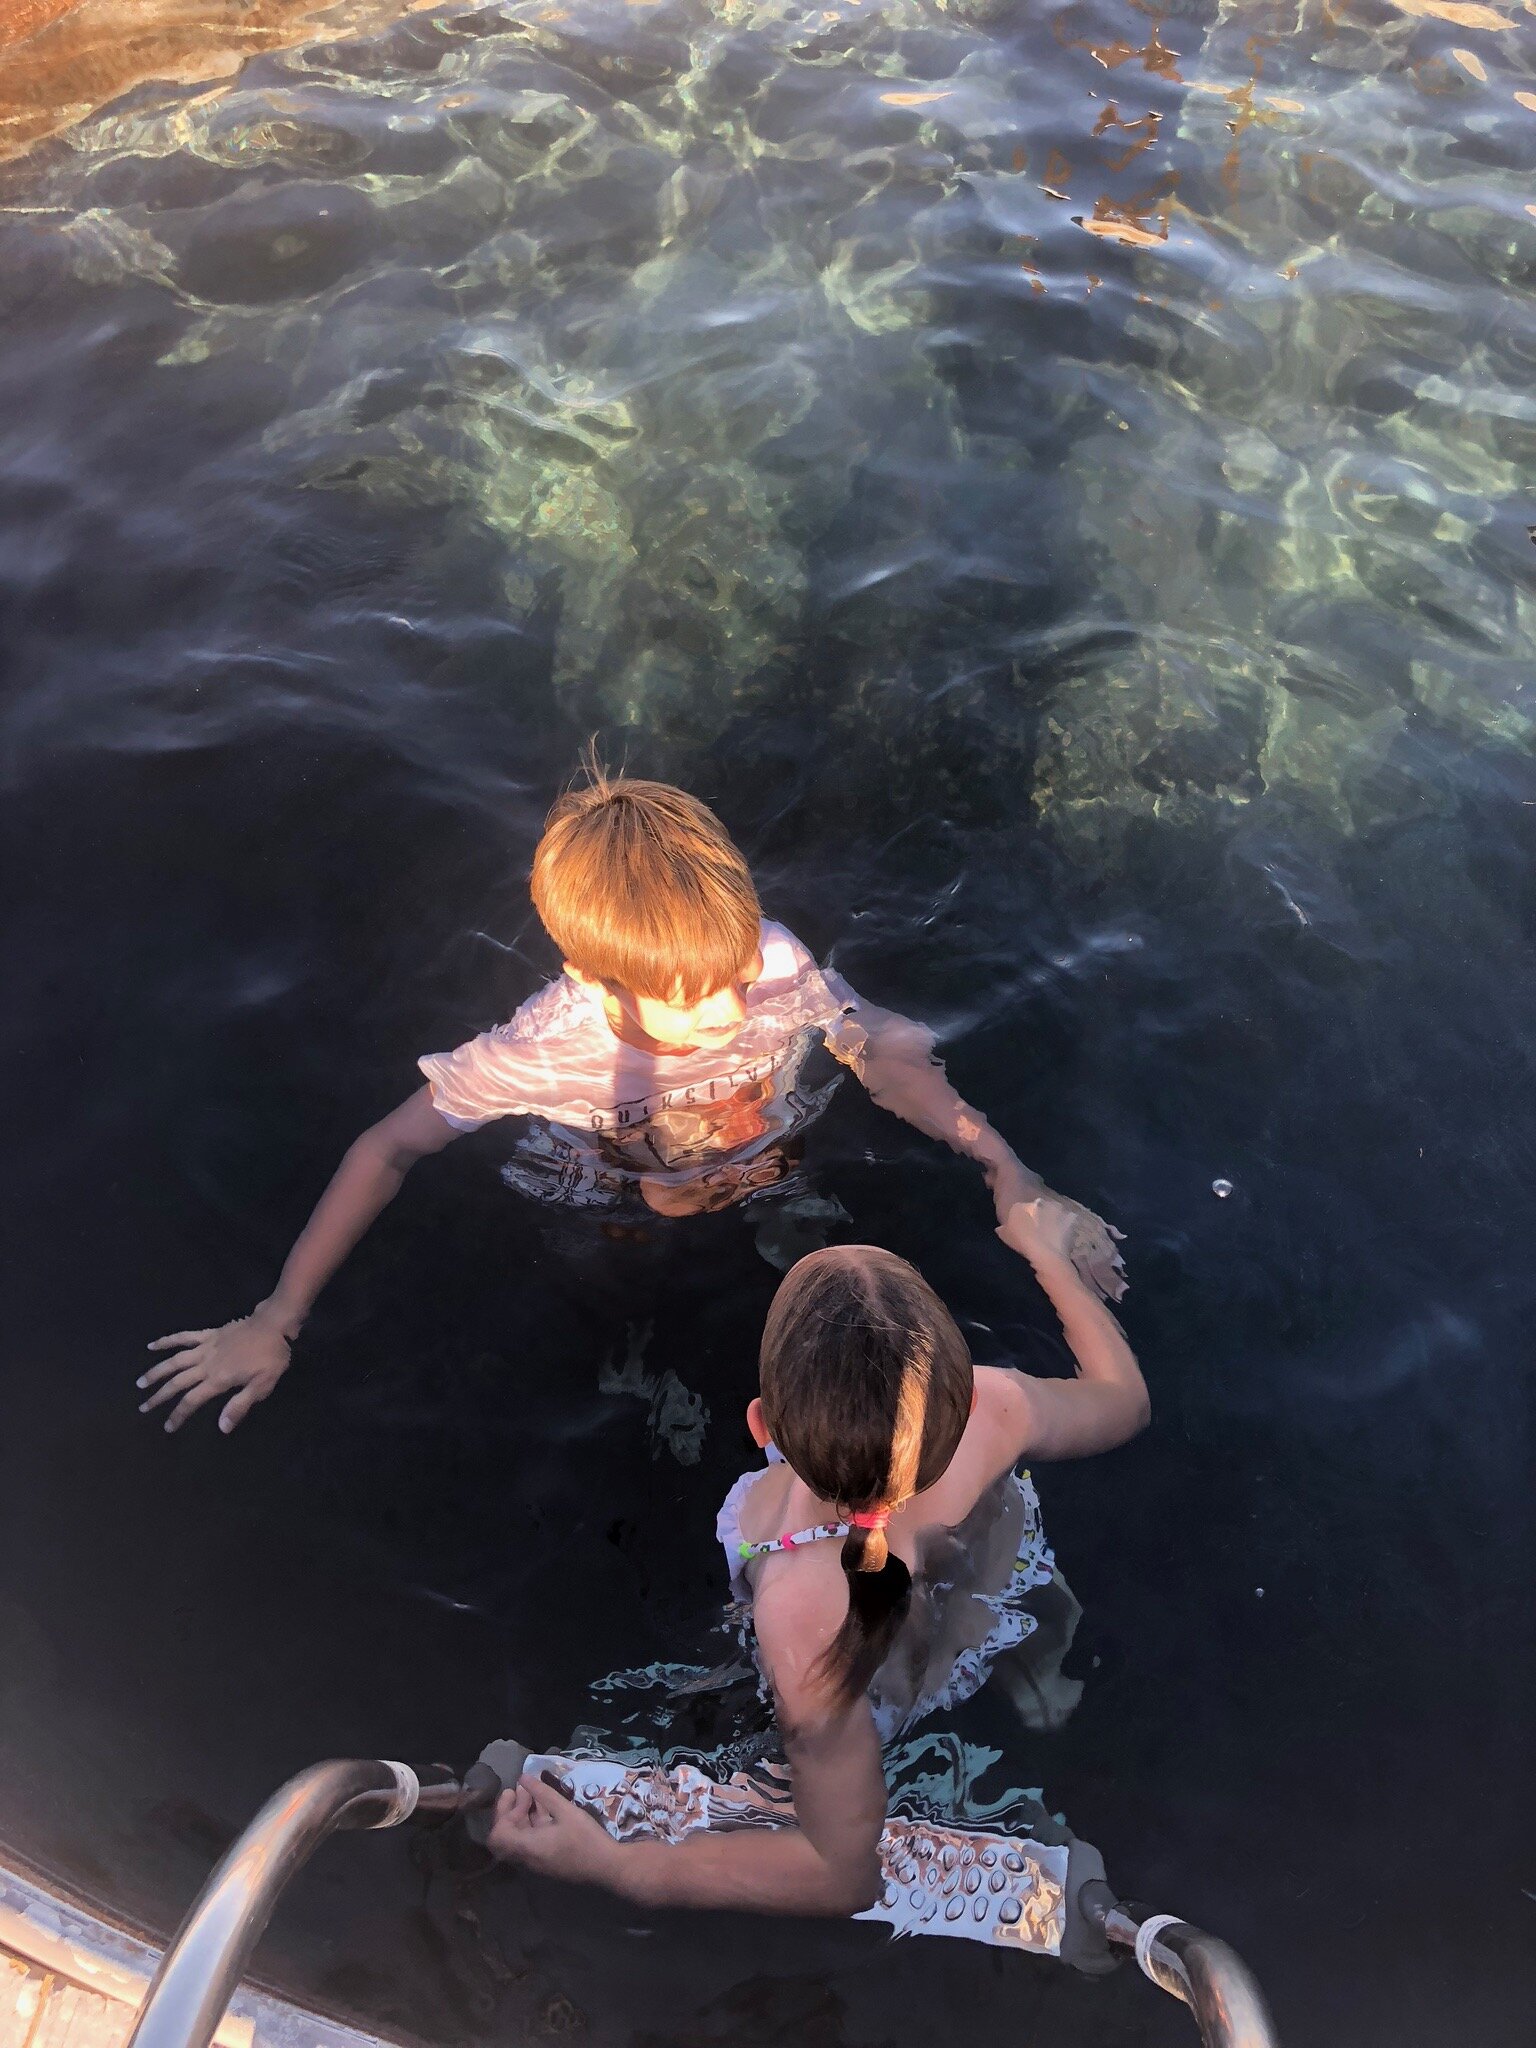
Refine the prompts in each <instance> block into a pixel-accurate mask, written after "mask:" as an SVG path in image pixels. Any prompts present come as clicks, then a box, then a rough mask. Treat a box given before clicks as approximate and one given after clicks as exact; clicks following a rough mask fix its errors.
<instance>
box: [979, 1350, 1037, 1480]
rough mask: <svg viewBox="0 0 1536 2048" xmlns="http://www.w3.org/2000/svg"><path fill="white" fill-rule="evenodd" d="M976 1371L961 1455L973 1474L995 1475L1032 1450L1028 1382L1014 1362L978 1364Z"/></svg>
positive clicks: (1031, 1412)
mask: <svg viewBox="0 0 1536 2048" xmlns="http://www.w3.org/2000/svg"><path fill="white" fill-rule="evenodd" d="M975 1374H976V1378H975V1386H976V1406H975V1408H974V1409H973V1410H972V1413H971V1419H970V1421H969V1422H968V1423H967V1424H966V1427H965V1435H964V1436H963V1437H962V1439H961V1455H963V1456H964V1458H965V1461H966V1465H967V1469H968V1473H969V1475H970V1476H972V1477H979V1476H980V1475H981V1474H983V1473H985V1474H986V1475H988V1477H993V1476H995V1475H996V1474H998V1473H1000V1472H1006V1471H1007V1470H1008V1468H1009V1467H1010V1466H1012V1465H1016V1464H1017V1463H1018V1461H1019V1459H1020V1458H1023V1457H1026V1456H1027V1455H1028V1453H1029V1438H1030V1430H1031V1427H1032V1414H1033V1411H1032V1409H1031V1407H1030V1400H1029V1383H1028V1381H1027V1380H1026V1378H1025V1376H1024V1375H1023V1373H1021V1372H1019V1371H1018V1370H1017V1369H1016V1368H1015V1367H1013V1366H1011V1365H978V1366H977V1367H976V1368H975Z"/></svg>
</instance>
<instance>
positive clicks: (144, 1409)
mask: <svg viewBox="0 0 1536 2048" xmlns="http://www.w3.org/2000/svg"><path fill="white" fill-rule="evenodd" d="M149 1348H150V1350H151V1351H169V1352H170V1353H172V1356H171V1357H169V1358H167V1359H164V1360H162V1362H161V1363H160V1364H159V1365H155V1366H151V1367H150V1369H149V1371H148V1372H147V1373H145V1374H144V1375H143V1377H142V1378H141V1379H140V1381H139V1385H140V1386H141V1387H153V1388H154V1389H155V1392H154V1393H153V1394H152V1395H151V1396H150V1398H149V1399H148V1400H147V1401H141V1402H140V1404H139V1413H140V1414H141V1415H147V1414H149V1412H150V1410H151V1409H153V1408H163V1407H164V1406H165V1404H166V1402H167V1401H174V1402H175V1403H176V1406H175V1407H174V1408H173V1409H172V1410H171V1412H170V1414H169V1415H168V1416H167V1417H166V1419H165V1427H166V1429H167V1431H168V1432H174V1431H176V1430H178V1429H180V1427H181V1425H182V1424H183V1423H184V1422H186V1421H187V1420H188V1419H189V1417H191V1416H193V1415H195V1414H196V1413H197V1411H198V1409H199V1408H206V1407H207V1405H208V1403H209V1402H210V1401H217V1400H219V1399H220V1398H221V1397H222V1396H223V1395H225V1394H232V1395H233V1396H234V1398H233V1400H230V1401H226V1402H225V1404H224V1412H223V1413H222V1414H221V1415H220V1417H219V1428H220V1429H221V1430H223V1432H224V1434H225V1435H226V1436H227V1435H228V1434H229V1432H230V1431H231V1430H232V1429H233V1428H234V1427H235V1425H236V1423H238V1422H241V1421H243V1420H244V1419H245V1417H246V1416H247V1415H249V1414H250V1412H251V1410H252V1409H253V1408H254V1407H255V1406H256V1403H257V1402H258V1401H265V1399H266V1398H267V1396H268V1394H270V1393H271V1391H272V1389H273V1388H274V1387H275V1386H276V1385H277V1383H278V1381H279V1380H280V1379H281V1378H282V1376H283V1374H284V1373H285V1372H286V1371H287V1370H288V1361H289V1357H290V1351H289V1344H288V1339H287V1338H286V1337H285V1336H284V1335H283V1333H282V1331H281V1330H280V1329H278V1327H277V1326H276V1324H275V1323H270V1322H267V1321H265V1320H264V1319H263V1317H262V1313H261V1310H260V1309H257V1310H256V1311H255V1312H254V1314H252V1315H248V1316H241V1317H240V1319H239V1320H238V1322H233V1323H225V1324H223V1325H222V1327H220V1328H219V1329H217V1330H178V1331H177V1332H176V1334H175V1335H174V1336H173V1337H157V1338H156V1339H155V1341H154V1343H153V1344H151V1345H150V1347H149Z"/></svg>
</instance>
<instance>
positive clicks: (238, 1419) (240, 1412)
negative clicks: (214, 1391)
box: [219, 1387, 261, 1436]
mask: <svg viewBox="0 0 1536 2048" xmlns="http://www.w3.org/2000/svg"><path fill="white" fill-rule="evenodd" d="M260 1399H261V1395H260V1393H259V1391H258V1390H257V1389H256V1388H255V1387H242V1388H241V1390H240V1392H239V1393H238V1394H236V1396H235V1398H234V1399H233V1400H232V1401H226V1402H225V1403H224V1412H223V1414H222V1415H221V1416H220V1417H219V1428H220V1429H221V1430H222V1431H223V1432H224V1434H225V1436H228V1435H229V1432H230V1431H231V1430H232V1429H234V1428H236V1427H237V1426H238V1425H239V1424H240V1423H242V1422H244V1420H245V1418H246V1417H247V1415H249V1414H250V1412H251V1410H252V1409H253V1408H254V1407H255V1406H256V1403H257V1402H258V1401H259V1400H260Z"/></svg>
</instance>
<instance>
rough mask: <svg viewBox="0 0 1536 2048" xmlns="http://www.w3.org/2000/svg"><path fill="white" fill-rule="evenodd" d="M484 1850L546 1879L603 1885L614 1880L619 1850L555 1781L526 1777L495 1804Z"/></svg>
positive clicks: (604, 1830)
mask: <svg viewBox="0 0 1536 2048" xmlns="http://www.w3.org/2000/svg"><path fill="white" fill-rule="evenodd" d="M486 1846H487V1847H488V1848H489V1849H490V1851H491V1854H492V1855H493V1856H499V1857H501V1859H502V1861H503V1862H505V1863H519V1864H521V1865H522V1866H523V1868H524V1869H526V1870H537V1871H540V1872H542V1873H543V1875H544V1876H545V1877H561V1878H564V1879H565V1880H566V1881H567V1882H568V1883H570V1884H602V1883H604V1882H605V1881H606V1880H607V1879H608V1878H609V1876H610V1873H611V1870H612V1865H613V1857H614V1852H615V1850H616V1849H617V1848H618V1846H619V1845H618V1844H617V1843H616V1842H615V1841H614V1839H613V1837H612V1835H610V1834H609V1832H608V1830H607V1829H606V1828H605V1827H604V1826H603V1824H602V1822H601V1821H600V1820H596V1819H594V1818H593V1816H592V1815H591V1814H590V1813H588V1812H587V1810H586V1808H585V1807H582V1806H578V1805H577V1804H576V1801H575V1800H574V1799H573V1798H572V1796H571V1794H570V1793H569V1792H566V1791H564V1790H563V1789H562V1788H561V1787H560V1785H559V1784H558V1783H557V1781H556V1780H555V1779H553V1778H551V1777H550V1776H548V1775H547V1774H545V1775H543V1776H541V1777H537V1778H536V1777H534V1776H532V1775H531V1774H525V1775H524V1776H523V1777H521V1778H519V1779H518V1781H517V1784H516V1785H515V1786H514V1787H513V1789H512V1790H511V1791H509V1792H503V1793H502V1795H501V1797H500V1799H498V1800H497V1802H496V1818H495V1820H494V1821H493V1822H492V1824H491V1832H490V1834H489V1835H488V1836H487V1838H486Z"/></svg>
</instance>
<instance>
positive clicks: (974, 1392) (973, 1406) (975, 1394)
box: [971, 1380, 981, 1415]
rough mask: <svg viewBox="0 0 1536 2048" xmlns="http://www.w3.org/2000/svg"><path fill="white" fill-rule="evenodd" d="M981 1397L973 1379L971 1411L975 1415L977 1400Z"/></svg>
mask: <svg viewBox="0 0 1536 2048" xmlns="http://www.w3.org/2000/svg"><path fill="white" fill-rule="evenodd" d="M980 1398H981V1397H980V1395H979V1394H978V1392H977V1390H976V1382H975V1381H974V1380H972V1381H971V1413H972V1414H973V1415H974V1414H975V1413H976V1403H977V1401H978V1400H979V1399H980Z"/></svg>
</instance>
